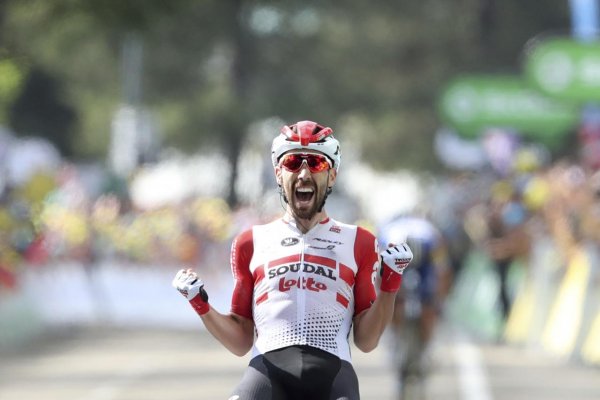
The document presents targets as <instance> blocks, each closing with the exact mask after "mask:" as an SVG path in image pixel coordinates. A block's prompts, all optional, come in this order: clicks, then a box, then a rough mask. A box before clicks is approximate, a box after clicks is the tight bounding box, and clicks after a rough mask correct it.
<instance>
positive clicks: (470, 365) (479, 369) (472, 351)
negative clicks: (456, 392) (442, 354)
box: [453, 331, 493, 400]
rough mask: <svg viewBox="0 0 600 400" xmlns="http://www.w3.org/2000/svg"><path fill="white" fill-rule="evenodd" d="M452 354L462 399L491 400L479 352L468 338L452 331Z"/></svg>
mask: <svg viewBox="0 0 600 400" xmlns="http://www.w3.org/2000/svg"><path fill="white" fill-rule="evenodd" d="M453 336H454V338H455V346H454V356H455V359H456V365H457V368H458V381H459V387H460V394H461V399H462V400H493V397H492V393H491V391H490V386H489V383H488V379H487V376H486V373H485V368H484V366H483V363H482V357H481V353H480V352H479V350H478V349H477V347H476V346H474V345H473V344H472V343H471V342H470V341H469V339H468V338H467V337H466V336H465V335H463V334H460V333H459V332H456V331H455V332H454V335H453Z"/></svg>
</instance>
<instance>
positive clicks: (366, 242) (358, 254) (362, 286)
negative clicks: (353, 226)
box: [354, 227, 379, 315]
mask: <svg viewBox="0 0 600 400" xmlns="http://www.w3.org/2000/svg"><path fill="white" fill-rule="evenodd" d="M354 259H355V260H356V265H357V266H358V270H357V271H356V280H355V282H354V315H357V314H360V313H361V312H363V311H364V310H366V309H367V308H369V307H371V304H373V302H374V301H375V298H376V297H377V292H376V291H375V284H374V278H375V271H376V270H377V263H378V261H379V256H378V254H377V239H376V238H375V236H374V235H373V234H372V233H371V232H369V231H367V230H366V229H364V228H361V227H358V228H357V230H356V241H355V242H354Z"/></svg>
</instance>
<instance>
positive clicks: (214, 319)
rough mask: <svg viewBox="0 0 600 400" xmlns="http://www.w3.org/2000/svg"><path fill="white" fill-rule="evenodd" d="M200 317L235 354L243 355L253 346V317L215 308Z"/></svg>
mask: <svg viewBox="0 0 600 400" xmlns="http://www.w3.org/2000/svg"><path fill="white" fill-rule="evenodd" d="M200 317H201V318H202V322H204V326H206V329H207V330H208V331H209V332H210V333H211V334H212V335H213V336H214V337H215V339H217V340H218V341H219V342H221V344H223V346H225V348H227V350H229V351H231V352H232V353H233V354H235V355H237V356H240V357H241V356H243V355H245V354H246V353H247V352H248V351H249V350H250V348H251V347H252V343H253V341H254V323H253V321H252V320H251V319H248V318H244V317H241V316H239V315H236V314H227V315H225V314H221V313H219V312H218V311H217V310H215V309H214V308H211V309H210V310H209V311H208V312H207V313H205V314H203V315H201V316H200Z"/></svg>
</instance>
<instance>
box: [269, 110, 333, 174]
mask: <svg viewBox="0 0 600 400" xmlns="http://www.w3.org/2000/svg"><path fill="white" fill-rule="evenodd" d="M290 150H309V151H310V150H312V151H318V152H320V153H323V154H325V155H326V156H327V157H328V158H329V159H330V160H331V162H332V163H333V167H334V168H335V169H336V171H337V170H338V169H339V168H340V161H341V155H340V142H338V140H337V139H336V138H334V137H333V129H331V128H328V127H324V126H322V125H319V124H318V123H316V122H313V121H299V122H297V123H295V124H293V125H289V126H288V125H284V126H283V127H282V128H281V132H280V133H279V135H278V136H277V137H276V138H275V139H273V145H272V146H271V161H272V162H273V166H274V167H275V166H277V164H278V163H279V158H280V157H281V156H282V155H283V154H285V153H287V152H288V151H290Z"/></svg>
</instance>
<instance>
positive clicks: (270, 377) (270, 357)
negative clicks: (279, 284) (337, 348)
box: [230, 346, 359, 400]
mask: <svg viewBox="0 0 600 400" xmlns="http://www.w3.org/2000/svg"><path fill="white" fill-rule="evenodd" d="M236 396H237V397H236ZM303 399H307V400H359V390H358V378H357V376H356V373H355V371H354V368H353V367H352V364H350V363H349V362H347V361H343V360H340V359H339V358H338V357H336V356H334V355H333V354H331V353H328V352H326V351H323V350H320V349H316V348H314V347H310V346H290V347H284V348H282V349H278V350H274V351H270V352H268V353H265V354H263V355H259V356H256V357H254V358H253V359H252V360H250V364H249V365H248V368H247V369H246V372H245V373H244V376H243V377H242V381H241V382H240V383H239V385H238V386H237V387H236V388H235V390H234V391H233V392H232V395H231V397H230V400H303Z"/></svg>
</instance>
